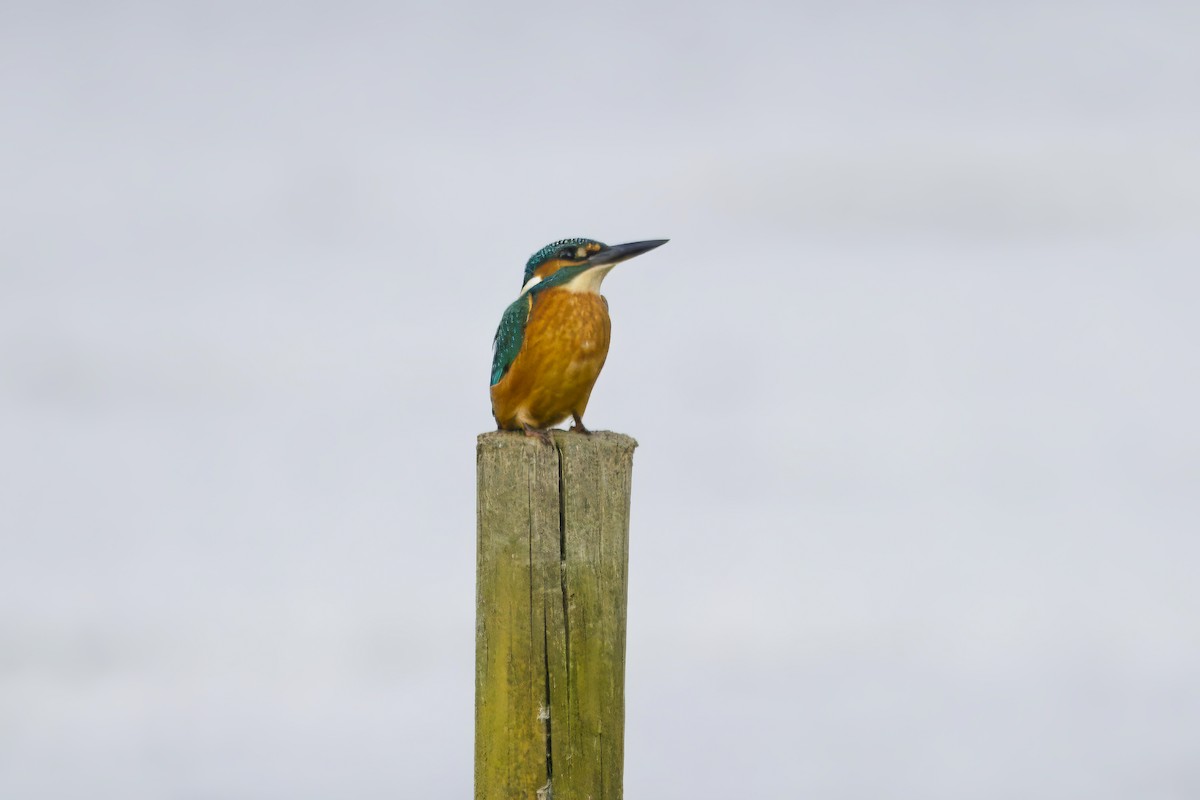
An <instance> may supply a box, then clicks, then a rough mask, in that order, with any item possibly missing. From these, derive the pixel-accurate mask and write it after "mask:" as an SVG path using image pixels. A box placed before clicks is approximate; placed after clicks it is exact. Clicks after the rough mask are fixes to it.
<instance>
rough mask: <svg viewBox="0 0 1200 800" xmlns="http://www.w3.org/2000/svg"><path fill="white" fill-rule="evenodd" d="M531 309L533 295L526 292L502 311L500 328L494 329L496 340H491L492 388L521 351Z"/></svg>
mask: <svg viewBox="0 0 1200 800" xmlns="http://www.w3.org/2000/svg"><path fill="white" fill-rule="evenodd" d="M532 308H533V293H532V292H526V293H525V294H523V295H521V296H520V297H518V298H517V299H516V300H515V301H514V302H513V304H512V305H510V306H509V307H508V308H506V309H504V316H503V317H501V318H500V327H499V328H497V329H496V338H495V339H493V340H492V386H495V385H496V384H497V383H499V382H500V379H501V378H503V377H504V375H505V373H507V372H508V368H509V367H511V366H512V363H513V361H514V360H516V358H517V353H519V352H520V351H521V341H522V340H523V339H524V338H525V323H527V322H528V321H529V311H530V309H532Z"/></svg>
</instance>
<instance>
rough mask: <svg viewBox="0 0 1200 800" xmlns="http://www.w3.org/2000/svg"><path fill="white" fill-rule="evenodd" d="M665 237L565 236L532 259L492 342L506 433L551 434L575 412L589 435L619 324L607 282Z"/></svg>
mask: <svg viewBox="0 0 1200 800" xmlns="http://www.w3.org/2000/svg"><path fill="white" fill-rule="evenodd" d="M666 242H667V240H666V239H652V240H649V241H645V242H630V243H628V244H617V245H611V246H610V245H606V244H604V243H603V242H598V241H596V240H595V239H560V240H559V241H557V242H551V243H550V244H548V245H546V246H545V247H543V248H542V249H541V250H538V251H537V252H536V253H534V254H533V255H532V256H531V257H530V259H529V261H528V262H527V263H526V264H525V282H524V284H523V285H522V287H521V294H520V295H518V297H517V299H516V300H514V301H513V303H512V304H511V305H510V306H509V307H508V308H507V309H505V311H504V316H502V317H501V318H500V327H499V328H497V329H496V338H495V339H493V341H492V351H493V356H492V416H494V417H495V418H496V425H497V426H498V427H499V429H500V430H502V431H503V430H509V431H519V430H523V431H525V433H526V435H529V436H539V437H541V438H542V439H547V438H548V434H547V433H546V429H547V428H550V427H553V426H554V425H557V424H559V423H560V422H563V421H564V420H566V419H567V417H571V418H572V419H573V420H574V423H573V424H572V425H571V430H572V431H576V432H579V433H590V431H588V429H587V428H585V427H584V425H583V412H584V411H585V410H587V404H588V398H590V397H591V395H592V387H593V386H595V384H596V378H597V377H599V375H600V369H601V368H602V367H603V366H604V359H605V358H606V357H607V356H608V340H609V333H610V331H611V328H612V326H611V322H610V320H609V317H608V300H606V299H605V298H604V297H603V296H602V295H601V294H600V284H601V282H603V280H604V278H605V276H607V275H608V273H609V271H610V270H612V268H613V267H615V266H616V265H617V264H619V263H621V262H622V261H626V260H628V259H630V258H633V257H634V256H639V255H641V254H642V253H646V252H648V251H650V250H653V249H654V248H656V247H659V246H660V245H663V244H666Z"/></svg>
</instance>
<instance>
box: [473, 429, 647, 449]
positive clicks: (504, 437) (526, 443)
mask: <svg viewBox="0 0 1200 800" xmlns="http://www.w3.org/2000/svg"><path fill="white" fill-rule="evenodd" d="M550 436H551V438H552V439H553V440H554V446H555V447H556V448H557V449H559V450H562V449H563V448H564V447H570V448H571V449H576V448H578V449H580V450H586V449H590V448H596V449H602V450H625V451H628V452H632V451H633V449H634V448H635V447H637V440H636V439H634V438H633V437H632V436H626V435H625V434H623V433H615V432H613V431H592V433H590V434H582V433H571V432H570V431H557V430H554V431H550ZM478 446H479V449H480V450H483V449H485V448H486V449H497V450H498V449H502V448H511V447H524V448H529V449H534V448H538V447H547V446H548V445H546V443H545V442H543V441H542V440H541V439H539V438H538V437H536V436H527V435H525V434H524V433H522V432H521V431H488V432H487V433H481V434H479V438H478Z"/></svg>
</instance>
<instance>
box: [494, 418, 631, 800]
mask: <svg viewBox="0 0 1200 800" xmlns="http://www.w3.org/2000/svg"><path fill="white" fill-rule="evenodd" d="M551 435H552V437H553V444H552V445H551V444H547V443H545V442H543V441H541V440H540V439H537V438H535V437H529V436H525V435H524V434H519V433H485V434H483V435H481V436H480V437H479V444H478V449H477V461H478V480H479V488H478V496H477V499H478V523H479V525H478V532H479V540H478V564H477V570H478V571H477V576H476V608H475V798H476V800H517V799H518V798H519V799H520V800H525V798H528V799H529V800H620V798H621V796H622V773H623V770H624V755H625V751H624V740H625V600H626V595H627V590H628V579H627V574H628V570H627V567H628V563H629V491H630V478H631V474H632V471H633V449H634V448H635V447H636V446H637V442H635V441H634V440H633V439H631V438H630V437H628V436H622V435H621V434H618V433H595V434H592V435H591V436H583V435H581V434H575V433H567V432H563V431H555V432H553V433H552V434H551Z"/></svg>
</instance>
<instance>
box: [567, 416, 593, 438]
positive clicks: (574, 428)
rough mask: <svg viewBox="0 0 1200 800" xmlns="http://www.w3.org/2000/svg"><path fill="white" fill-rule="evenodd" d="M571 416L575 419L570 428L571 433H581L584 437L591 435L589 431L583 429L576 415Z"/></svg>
mask: <svg viewBox="0 0 1200 800" xmlns="http://www.w3.org/2000/svg"><path fill="white" fill-rule="evenodd" d="M571 416H572V417H574V418H575V424H574V425H572V426H571V433H582V434H583V435H584V436H591V435H592V432H591V431H589V430H588V429H587V428H585V427H583V420H581V419H580V418H579V415H578V414H572V415H571Z"/></svg>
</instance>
